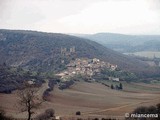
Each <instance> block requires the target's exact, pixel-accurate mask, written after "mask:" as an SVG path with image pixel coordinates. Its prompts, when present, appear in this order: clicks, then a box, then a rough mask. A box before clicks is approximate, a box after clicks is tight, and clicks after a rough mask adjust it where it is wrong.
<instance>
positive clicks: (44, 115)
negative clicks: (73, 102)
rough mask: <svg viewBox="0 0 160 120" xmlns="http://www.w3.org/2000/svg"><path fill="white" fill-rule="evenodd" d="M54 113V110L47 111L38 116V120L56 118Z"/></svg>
mask: <svg viewBox="0 0 160 120" xmlns="http://www.w3.org/2000/svg"><path fill="white" fill-rule="evenodd" d="M54 113H55V112H54V110H53V109H51V108H50V109H47V110H46V111H45V112H44V113H42V114H40V115H38V116H37V117H36V120H49V119H50V118H51V117H54Z"/></svg>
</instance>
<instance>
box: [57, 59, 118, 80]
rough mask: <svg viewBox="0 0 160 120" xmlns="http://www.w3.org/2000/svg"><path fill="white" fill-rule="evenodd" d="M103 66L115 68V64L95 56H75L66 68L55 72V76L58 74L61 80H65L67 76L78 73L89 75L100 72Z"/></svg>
mask: <svg viewBox="0 0 160 120" xmlns="http://www.w3.org/2000/svg"><path fill="white" fill-rule="evenodd" d="M104 68H108V69H110V70H112V71H114V70H116V68H117V65H113V64H110V63H108V62H104V61H100V60H99V59H97V58H93V59H88V58H76V59H75V60H72V61H70V63H69V64H68V65H67V69H66V70H64V71H63V72H60V73H59V74H57V76H60V77H61V79H63V80H67V79H68V78H70V77H72V76H74V75H78V74H80V75H86V76H89V77H91V76H93V75H95V74H98V73H100V72H101V70H102V69H104Z"/></svg>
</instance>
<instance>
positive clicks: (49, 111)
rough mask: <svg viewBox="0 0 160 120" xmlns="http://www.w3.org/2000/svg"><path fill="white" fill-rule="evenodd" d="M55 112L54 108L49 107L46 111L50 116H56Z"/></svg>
mask: <svg viewBox="0 0 160 120" xmlns="http://www.w3.org/2000/svg"><path fill="white" fill-rule="evenodd" d="M54 113H55V111H54V110H53V109H52V108H50V109H47V110H46V111H45V114H47V115H48V116H49V117H54Z"/></svg>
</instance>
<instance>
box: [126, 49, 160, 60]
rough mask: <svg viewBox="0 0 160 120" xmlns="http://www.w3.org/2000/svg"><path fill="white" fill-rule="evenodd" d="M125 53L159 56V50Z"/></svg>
mask: <svg viewBox="0 0 160 120" xmlns="http://www.w3.org/2000/svg"><path fill="white" fill-rule="evenodd" d="M124 54H126V55H136V56H140V57H148V58H154V56H155V57H157V58H160V52H154V51H141V52H134V53H124Z"/></svg>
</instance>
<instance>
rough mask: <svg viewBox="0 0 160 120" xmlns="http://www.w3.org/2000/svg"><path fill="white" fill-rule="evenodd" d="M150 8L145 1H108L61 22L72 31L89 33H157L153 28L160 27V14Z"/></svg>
mask: <svg viewBox="0 0 160 120" xmlns="http://www.w3.org/2000/svg"><path fill="white" fill-rule="evenodd" d="M150 7H151V6H150V4H149V3H148V2H146V1H145V0H128V1H126V0H121V1H117V0H113V1H111V0H108V1H107V2H106V1H103V2H97V3H94V4H92V5H91V6H89V7H88V8H86V9H84V10H82V11H81V12H80V13H78V14H75V15H70V16H67V17H64V18H63V19H61V20H60V21H59V22H60V23H63V24H64V25H66V26H68V28H70V30H71V31H74V29H75V28H76V29H77V28H78V29H79V30H80V31H81V32H87V33H88V32H89V31H92V32H98V31H101V32H103V31H110V32H120V33H145V30H146V29H147V31H146V32H155V29H157V28H156V27H155V28H154V27H153V26H157V25H160V22H159V21H160V19H159V17H158V14H159V13H158V12H156V11H152V10H150ZM148 28H150V31H149V30H148ZM137 29H138V30H137ZM159 32H160V31H159Z"/></svg>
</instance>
